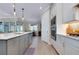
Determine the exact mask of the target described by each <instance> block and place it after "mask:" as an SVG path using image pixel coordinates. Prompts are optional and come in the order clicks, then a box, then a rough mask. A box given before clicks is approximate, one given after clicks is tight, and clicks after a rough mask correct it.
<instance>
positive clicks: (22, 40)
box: [19, 36, 24, 54]
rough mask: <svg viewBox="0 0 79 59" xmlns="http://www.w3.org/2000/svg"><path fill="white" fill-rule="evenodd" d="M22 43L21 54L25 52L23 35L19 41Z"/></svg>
mask: <svg viewBox="0 0 79 59" xmlns="http://www.w3.org/2000/svg"><path fill="white" fill-rule="evenodd" d="M19 43H20V44H19V45H20V47H19V49H20V54H23V53H24V38H23V36H21V37H20V42H19Z"/></svg>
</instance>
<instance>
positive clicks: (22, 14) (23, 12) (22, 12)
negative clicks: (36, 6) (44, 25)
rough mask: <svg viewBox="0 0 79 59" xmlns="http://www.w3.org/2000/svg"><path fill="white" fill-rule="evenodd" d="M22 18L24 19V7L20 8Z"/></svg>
mask: <svg viewBox="0 0 79 59" xmlns="http://www.w3.org/2000/svg"><path fill="white" fill-rule="evenodd" d="M22 20H24V8H22Z"/></svg>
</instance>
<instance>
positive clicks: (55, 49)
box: [51, 45, 60, 55]
mask: <svg viewBox="0 0 79 59" xmlns="http://www.w3.org/2000/svg"><path fill="white" fill-rule="evenodd" d="M51 47H52V48H54V50H55V52H56V53H57V55H60V54H59V53H58V52H57V50H56V49H55V47H54V46H53V45H51Z"/></svg>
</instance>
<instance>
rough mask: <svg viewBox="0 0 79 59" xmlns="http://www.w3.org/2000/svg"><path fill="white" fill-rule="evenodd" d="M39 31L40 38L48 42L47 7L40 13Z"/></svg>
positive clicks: (48, 22)
mask: <svg viewBox="0 0 79 59" xmlns="http://www.w3.org/2000/svg"><path fill="white" fill-rule="evenodd" d="M41 24H42V25H41V26H42V28H41V31H42V37H41V38H42V40H43V41H45V42H47V43H49V39H50V19H49V9H48V10H47V11H45V12H44V13H43V15H42V20H41Z"/></svg>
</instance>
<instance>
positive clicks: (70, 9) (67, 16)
mask: <svg viewBox="0 0 79 59" xmlns="http://www.w3.org/2000/svg"><path fill="white" fill-rule="evenodd" d="M76 4H77V3H63V4H62V10H63V11H62V16H63V18H62V19H63V23H65V22H69V21H72V20H74V19H75V15H74V6H75V5H76Z"/></svg>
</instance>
